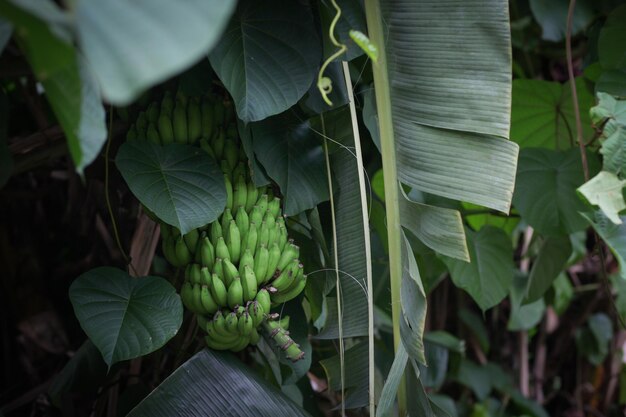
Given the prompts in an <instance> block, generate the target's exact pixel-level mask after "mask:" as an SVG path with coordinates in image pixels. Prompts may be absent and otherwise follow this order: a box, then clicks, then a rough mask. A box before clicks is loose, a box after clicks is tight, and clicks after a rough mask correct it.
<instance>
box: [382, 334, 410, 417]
mask: <svg viewBox="0 0 626 417" xmlns="http://www.w3.org/2000/svg"><path fill="white" fill-rule="evenodd" d="M408 360H409V355H408V354H407V352H406V350H405V349H404V345H403V344H399V345H398V349H397V350H396V353H395V356H394V358H393V363H392V364H391V369H390V370H389V374H388V375H387V380H386V381H385V385H384V386H383V391H382V393H381V394H380V399H379V400H378V407H376V417H387V416H391V415H392V414H391V412H392V410H393V404H394V402H395V400H396V394H397V393H398V387H399V386H400V381H402V378H403V377H404V371H405V369H406V365H407V363H408Z"/></svg>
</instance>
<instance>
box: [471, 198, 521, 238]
mask: <svg viewBox="0 0 626 417" xmlns="http://www.w3.org/2000/svg"><path fill="white" fill-rule="evenodd" d="M461 207H462V208H463V218H464V220H465V221H466V222H467V224H468V225H469V226H470V227H471V228H472V229H473V230H480V229H481V228H482V227H483V226H488V225H491V226H495V227H497V228H500V229H502V230H504V231H505V232H506V233H507V234H508V235H509V236H510V235H512V234H513V232H514V231H515V228H516V227H517V225H518V224H519V222H520V218H519V215H518V213H517V212H516V211H515V208H513V210H512V211H511V214H512V215H511V216H503V215H502V214H500V213H493V212H491V211H490V210H489V209H486V208H485V207H482V206H478V205H476V204H471V203H466V202H463V203H462V205H461ZM513 214H515V216H513Z"/></svg>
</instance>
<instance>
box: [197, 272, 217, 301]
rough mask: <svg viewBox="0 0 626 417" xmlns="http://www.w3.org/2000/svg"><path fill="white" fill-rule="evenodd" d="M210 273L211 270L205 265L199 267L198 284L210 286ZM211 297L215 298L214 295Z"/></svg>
mask: <svg viewBox="0 0 626 417" xmlns="http://www.w3.org/2000/svg"><path fill="white" fill-rule="evenodd" d="M211 275H212V274H211V270H209V268H207V267H206V266H203V267H202V268H200V284H201V285H206V286H207V287H209V288H211V285H212V284H211V281H212V279H211ZM213 299H215V297H213ZM216 301H217V300H216Z"/></svg>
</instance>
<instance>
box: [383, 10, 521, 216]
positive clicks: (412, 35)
mask: <svg viewBox="0 0 626 417" xmlns="http://www.w3.org/2000/svg"><path fill="white" fill-rule="evenodd" d="M382 9H383V10H382V12H383V13H382V14H383V16H382V17H383V20H384V21H385V23H386V24H387V26H386V29H388V32H387V33H386V35H387V38H386V45H385V46H386V48H387V56H388V57H390V59H388V61H387V66H388V68H387V69H388V73H389V83H390V90H391V91H390V98H391V105H392V108H391V111H392V115H393V130H394V135H395V140H396V154H397V163H398V178H399V180H400V181H402V182H403V183H405V184H408V185H411V186H413V187H416V188H417V189H419V190H420V191H425V192H428V193H432V194H437V195H441V196H444V197H448V198H453V199H458V200H465V201H470V202H473V203H477V204H482V205H484V206H486V207H491V208H494V209H497V210H500V211H503V212H508V209H509V205H510V199H511V195H512V190H513V186H514V171H513V169H514V167H515V163H516V160H517V145H516V144H514V143H511V142H509V141H507V140H503V139H502V138H505V137H508V133H509V117H508V115H509V111H508V110H509V108H510V98H511V73H510V68H511V55H510V36H509V33H510V28H509V15H508V8H507V4H506V3H504V2H500V1H495V0H493V1H484V2H470V3H468V2H466V1H462V0H445V1H439V2H437V3H436V4H435V3H431V2H416V1H412V0H402V1H396V2H384V3H383V4H382ZM432 22H437V25H433V24H432ZM477 22H480V24H478V23H477ZM485 45H489V47H488V48H486V47H485ZM468 56H471V57H472V59H471V60H470V61H468V59H467V57H468Z"/></svg>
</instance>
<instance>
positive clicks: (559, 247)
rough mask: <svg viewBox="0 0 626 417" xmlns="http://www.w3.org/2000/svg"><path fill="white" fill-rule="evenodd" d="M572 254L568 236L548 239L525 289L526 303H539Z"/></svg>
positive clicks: (544, 242) (543, 244) (535, 262)
mask: <svg viewBox="0 0 626 417" xmlns="http://www.w3.org/2000/svg"><path fill="white" fill-rule="evenodd" d="M571 254H572V244H571V243H570V239H569V237H568V236H551V237H547V238H546V239H545V240H544V241H543V242H542V244H541V248H540V249H539V254H538V255H537V258H536V259H535V260H534V262H533V266H532V268H531V270H530V275H529V277H528V282H527V285H526V289H525V299H524V302H525V303H530V302H533V301H537V300H539V299H540V298H542V297H543V295H544V294H545V292H546V291H547V290H548V289H549V288H550V287H551V286H552V283H553V282H554V280H555V279H556V278H557V277H558V276H559V274H560V273H561V272H562V271H563V268H564V267H565V264H566V263H567V260H568V259H569V257H570V255H571Z"/></svg>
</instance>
